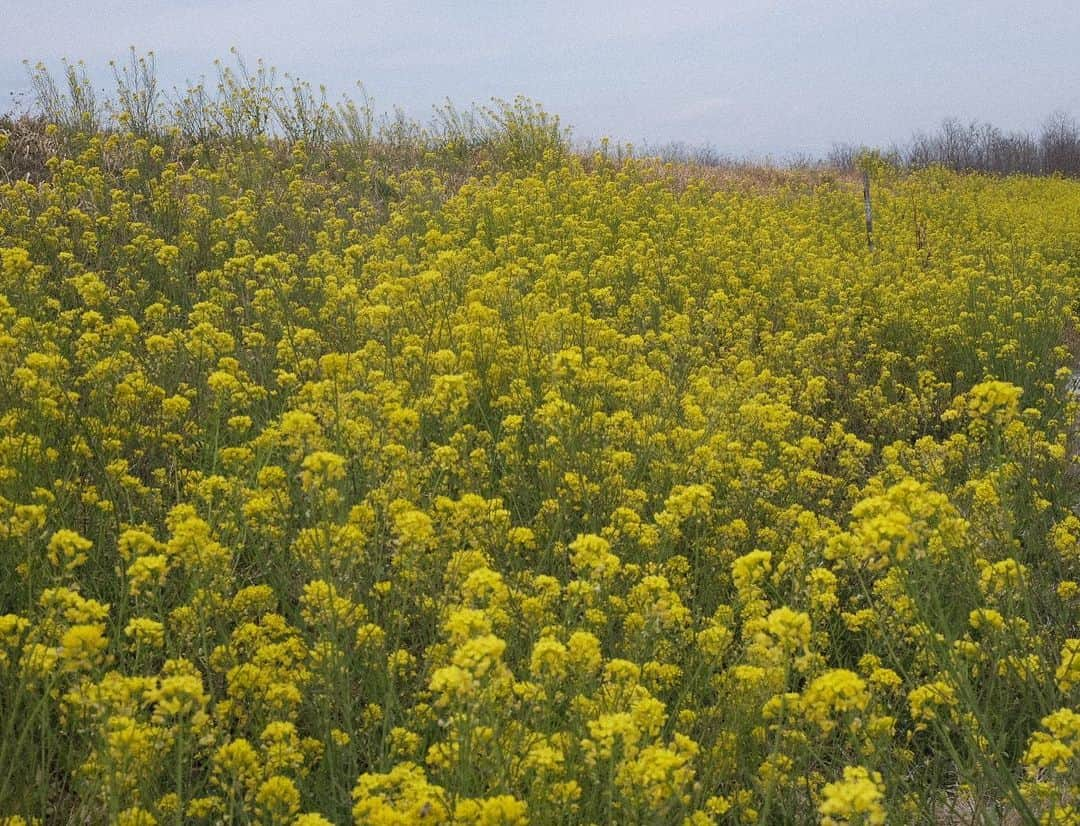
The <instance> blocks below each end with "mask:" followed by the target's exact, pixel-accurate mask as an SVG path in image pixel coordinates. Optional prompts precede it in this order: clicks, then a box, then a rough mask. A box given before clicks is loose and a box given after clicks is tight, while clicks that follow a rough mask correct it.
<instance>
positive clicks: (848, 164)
mask: <svg viewBox="0 0 1080 826" xmlns="http://www.w3.org/2000/svg"><path fill="white" fill-rule="evenodd" d="M867 149H868V147H865V146H856V145H853V144H838V145H836V146H834V147H833V149H832V151H830V152H829V154H828V155H827V157H826V159H825V160H826V162H827V164H828V165H830V166H834V167H838V168H840V169H852V168H854V167H855V164H856V162H857V159H858V158H859V157H860V156H861V155H863V154H864V153H865V152H866V151H867ZM881 155H882V157H883V158H884V159H885V160H887V161H889V162H890V163H892V164H894V165H896V166H898V167H903V168H907V169H920V168H923V167H927V166H935V165H939V166H944V167H947V168H948V169H952V170H955V171H957V172H986V173H990V174H995V175H1011V174H1023V175H1055V174H1057V175H1066V176H1071V177H1080V125H1078V124H1077V122H1076V120H1075V119H1073V118H1072V117H1071V116H1069V115H1067V114H1065V113H1063V112H1056V113H1054V114H1053V115H1051V116H1050V117H1048V118H1047V119H1046V120H1045V121H1044V122H1043V124H1042V126H1041V127H1040V128H1039V129H1038V131H1036V132H1005V131H1003V130H1001V129H998V128H997V127H996V126H993V125H992V124H989V123H980V122H978V121H971V122H970V123H963V122H961V121H959V120H957V119H955V118H950V119H947V120H945V121H943V122H942V124H941V126H940V127H939V128H938V129H937V131H934V132H929V133H926V132H920V133H916V134H915V135H914V136H913V137H912V139H911V140H910V141H909V142H908V143H907V144H906V145H903V146H893V147H890V148H889V149H888V150H886V151H884V152H882V153H881Z"/></svg>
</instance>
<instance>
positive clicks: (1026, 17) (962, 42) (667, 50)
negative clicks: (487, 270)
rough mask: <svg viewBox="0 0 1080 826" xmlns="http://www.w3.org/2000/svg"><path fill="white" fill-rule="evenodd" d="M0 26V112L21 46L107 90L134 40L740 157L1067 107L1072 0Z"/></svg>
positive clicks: (269, 1)
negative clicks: (493, 105)
mask: <svg viewBox="0 0 1080 826" xmlns="http://www.w3.org/2000/svg"><path fill="white" fill-rule="evenodd" d="M0 21H2V22H0V94H2V95H3V97H2V98H0V108H5V109H6V108H9V106H8V105H7V104H8V103H9V101H10V98H9V94H10V93H11V92H17V91H19V90H25V89H26V87H27V81H26V74H25V70H24V68H23V66H22V62H21V61H22V60H23V59H24V58H25V59H29V60H31V61H38V60H43V61H45V62H46V63H49V64H50V65H55V66H59V60H60V58H62V57H68V58H72V59H79V58H81V59H83V60H85V61H86V63H87V65H88V68H89V69H90V70H91V73H92V75H93V76H94V77H95V78H96V79H100V81H101V82H102V84H104V83H105V81H106V80H107V79H108V78H109V74H108V61H109V59H111V58H121V57H123V56H124V55H125V54H126V52H127V49H128V47H129V46H132V45H134V46H135V47H136V48H137V49H139V50H141V51H142V50H148V49H153V50H154V51H155V52H156V54H157V58H158V73H159V75H160V76H161V78H162V80H163V82H164V83H165V85H166V86H169V87H171V86H172V85H174V84H178V83H182V82H183V81H184V80H185V78H187V79H191V80H197V79H198V78H199V76H200V75H207V76H208V77H212V76H213V66H212V61H213V59H214V58H228V57H229V54H228V50H229V48H230V47H231V46H236V47H238V48H239V49H240V50H241V52H242V53H243V54H244V56H245V57H246V58H247V59H248V61H249V62H254V60H255V58H258V57H262V58H264V59H265V60H266V61H267V62H269V63H272V64H274V65H275V66H277V67H278V69H279V70H280V71H289V72H290V73H293V74H296V75H299V76H301V77H303V78H304V79H307V80H310V81H312V82H314V83H325V84H326V85H327V86H328V88H329V89H330V90H331V91H333V92H341V91H345V90H348V89H350V88H352V87H353V84H354V83H355V81H357V80H361V81H363V82H364V85H365V87H366V88H367V90H368V92H369V94H370V95H371V96H372V98H373V99H374V102H375V104H376V108H378V109H389V108H391V107H392V106H394V105H395V104H396V105H400V106H401V107H402V108H404V109H405V110H406V111H407V112H408V113H409V114H411V115H414V116H417V117H420V118H423V119H426V118H427V117H428V116H429V115H430V112H431V106H432V104H435V103H439V102H441V101H442V100H443V99H445V98H447V97H449V98H450V99H452V100H453V101H454V102H455V103H459V104H468V103H470V102H472V101H480V102H484V101H486V100H488V99H489V98H490V97H492V96H498V97H504V98H511V97H513V96H514V95H515V94H518V93H523V94H526V95H528V96H529V97H531V98H534V99H536V100H538V101H540V102H542V103H543V104H544V105H545V107H546V108H547V109H549V110H550V111H553V112H556V113H558V114H560V115H561V116H562V118H563V120H564V121H565V122H567V123H569V124H570V125H572V126H573V127H574V135H575V136H576V137H577V138H580V139H589V138H599V137H601V136H604V135H607V136H611V137H612V138H614V139H617V140H623V141H632V142H634V143H635V144H640V143H642V142H649V143H651V144H654V145H655V144H659V143H663V142H667V141H685V142H688V143H692V144H706V143H707V144H711V145H713V146H715V147H716V148H717V149H719V150H721V151H723V152H726V153H731V154H736V155H743V154H752V155H758V156H760V155H765V154H772V155H774V156H778V157H782V156H786V155H789V154H792V153H800V152H811V153H817V152H822V151H824V150H827V149H828V148H829V146H830V145H831V144H832V143H834V142H849V141H850V142H866V143H876V144H883V143H888V142H890V141H892V140H896V139H905V138H907V137H908V136H909V135H910V134H911V133H912V131H914V130H918V129H927V128H932V127H934V126H935V125H937V124H938V123H939V122H940V121H941V120H942V119H943V118H945V117H947V116H950V115H951V116H957V117H960V118H962V119H965V120H967V119H973V118H977V119H980V120H987V121H990V122H992V123H995V124H997V125H998V126H1001V127H1004V128H1009V129H1014V128H1016V129H1019V128H1024V129H1027V128H1033V127H1035V126H1037V125H1038V124H1039V123H1040V122H1041V121H1042V120H1043V119H1044V118H1045V116H1046V115H1048V114H1049V113H1051V112H1053V111H1055V110H1064V111H1068V112H1072V113H1073V114H1075V115H1080V5H1078V3H1077V0H1069V1H1065V0H1062V1H1061V2H1059V1H1058V0H1030V2H1018V0H978V1H977V2H976V0H893V1H891V2H890V1H889V0H858V1H857V2H856V1H855V0H851V1H850V2H849V1H848V0H844V1H842V2H826V0H790V1H784V0H754V2H744V3H734V2H723V1H722V0H721V1H719V2H718V1H717V0H714V2H700V3H682V4H680V3H642V2H637V1H636V0H621V2H603V3H589V2H561V0H560V1H555V2H531V3H525V2H515V0H490V2H489V1H488V0H457V2H446V3H418V2H362V1H361V0H352V1H351V2H350V1H349V0H311V2H303V0H73V1H72V2H63V0H35V1H34V2H30V3H27V2H26V1H25V0H0Z"/></svg>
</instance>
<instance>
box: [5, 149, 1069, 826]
mask: <svg viewBox="0 0 1080 826" xmlns="http://www.w3.org/2000/svg"><path fill="white" fill-rule="evenodd" d="M50 134H53V135H55V134H56V131H55V130H52V131H51V132H50ZM3 140H4V138H3V137H0V142H3ZM166 143H167V142H166ZM56 146H57V147H58V148H57V150H56V153H55V155H54V156H53V157H51V158H50V159H49V160H48V161H47V164H46V168H45V170H44V171H43V174H42V175H41V177H40V180H27V179H19V180H12V181H9V182H8V183H4V184H0V424H2V427H0V574H2V575H0V823H3V824H5V825H6V826H14V825H15V824H31V823H41V824H48V823H72V824H74V823H79V824H92V823H117V824H123V826H150V824H174V823H175V824H180V823H183V824H189V823H190V824H217V823H235V824H296V826H318V825H319V824H326V823H336V824H344V823H356V824H373V825H375V824H378V826H387V825H389V824H427V823H431V824H436V823H439V824H442V823H453V824H462V826H481V824H482V825H483V826H495V824H507V825H509V824H525V823H535V824H578V823H593V824H687V825H688V826H706V824H713V823H716V824H728V823H759V824H774V823H783V824H787V823H791V824H801V823H807V824H809V823H824V824H834V825H835V824H857V823H858V824H884V823H934V824H937V823H987V824H992V823H1002V824H1016V823H1038V822H1041V823H1047V824H1076V823H1080V708H1078V702H1080V627H1078V625H1077V621H1078V618H1080V518H1078V517H1077V515H1076V512H1075V507H1076V505H1077V504H1078V503H1080V495H1078V492H1077V488H1078V485H1077V483H1076V481H1077V480H1076V478H1075V473H1074V471H1073V470H1072V468H1071V461H1072V460H1071V457H1072V455H1073V453H1074V452H1075V451H1074V449H1073V446H1072V440H1073V438H1074V437H1073V432H1072V430H1073V422H1074V420H1075V416H1076V404H1075V403H1074V402H1073V401H1072V400H1071V399H1072V397H1071V394H1070V391H1069V387H1068V384H1069V377H1070V373H1071V369H1072V366H1073V363H1074V359H1075V354H1074V353H1072V352H1070V348H1069V343H1070V342H1071V341H1073V340H1074V339H1075V338H1076V337H1077V336H1076V333H1075V332H1074V324H1075V322H1076V318H1075V312H1076V308H1077V306H1078V303H1077V302H1078V299H1080V279H1078V276H1080V184H1078V183H1076V182H1070V181H1066V180H1061V179H1042V180H1036V179H1028V178H1008V179H991V178H985V177H979V176H963V177H962V176H955V175H953V174H950V173H945V172H943V171H940V170H928V171H924V172H919V173H915V174H910V175H904V176H899V175H896V174H894V173H890V172H889V170H887V169H879V170H877V171H876V173H875V177H874V199H875V200H874V208H875V245H874V248H873V249H872V250H871V249H868V247H867V243H866V238H865V231H864V228H863V224H862V200H861V191H856V189H855V188H853V187H851V186H850V184H848V183H845V182H844V181H843V180H836V181H832V182H830V180H829V179H828V177H827V176H825V177H824V178H823V179H821V180H815V181H813V182H809V181H807V180H802V179H799V178H798V177H797V176H793V177H792V178H791V179H790V180H789V181H787V182H786V183H784V182H779V183H777V184H776V185H774V186H769V187H764V188H763V187H754V186H745V187H739V186H715V185H710V184H709V182H708V181H707V180H705V179H701V180H695V179H694V178H693V176H690V178H689V179H688V178H687V177H686V176H685V175H682V176H676V175H675V174H674V173H673V172H672V170H671V169H665V168H663V167H660V166H658V165H656V164H654V163H647V162H643V161H632V160H631V161H626V162H621V161H620V162H618V163H616V162H613V161H609V160H606V159H605V158H604V157H603V156H602V155H599V154H598V155H597V156H594V157H579V156H576V155H573V154H571V153H551V152H549V153H548V154H546V155H545V156H544V158H543V159H541V160H540V161H539V162H538V163H536V164H535V165H533V166H531V167H529V168H525V169H522V168H515V169H507V170H504V171H501V172H500V171H498V170H497V169H490V170H489V171H488V174H485V175H483V176H480V177H473V178H471V179H469V180H467V181H465V182H464V183H461V184H460V185H454V186H449V185H448V183H447V181H446V180H445V179H444V176H442V175H441V174H440V173H439V170H438V168H437V165H436V164H433V163H428V162H426V161H425V160H424V158H419V159H418V160H417V162H416V163H415V164H414V165H413V166H412V167H411V168H409V169H403V170H401V171H398V172H394V173H393V174H383V173H382V172H380V171H378V170H376V169H374V168H373V167H372V165H371V164H370V163H364V162H360V161H356V160H355V159H350V158H349V157H347V155H346V153H344V152H339V151H337V150H336V149H334V148H333V147H331V148H330V149H329V150H327V151H320V152H313V151H309V150H308V149H306V148H305V145H304V143H303V142H294V143H287V142H284V141H280V140H278V141H271V140H267V139H258V140H250V141H241V140H236V141H224V142H218V143H207V144H195V145H183V146H179V145H175V146H174V145H160V144H158V143H155V142H154V141H152V140H147V139H143V138H136V137H134V136H133V135H126V136H125V135H123V134H120V133H119V132H112V133H98V134H95V135H92V136H89V137H88V136H78V135H76V136H69V137H68V138H66V139H64V140H60V138H59V137H57V142H56ZM0 148H2V147H0Z"/></svg>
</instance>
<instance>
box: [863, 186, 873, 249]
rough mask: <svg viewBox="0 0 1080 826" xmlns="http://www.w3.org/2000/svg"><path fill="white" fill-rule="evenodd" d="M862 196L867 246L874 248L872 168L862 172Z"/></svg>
mask: <svg viewBox="0 0 1080 826" xmlns="http://www.w3.org/2000/svg"><path fill="white" fill-rule="evenodd" d="M862 198H863V207H864V208H865V209H866V246H867V247H869V248H870V249H871V250H873V249H874V211H873V209H872V207H871V206H870V170H869V169H864V170H863V174H862Z"/></svg>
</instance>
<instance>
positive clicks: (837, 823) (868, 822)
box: [818, 766, 886, 826]
mask: <svg viewBox="0 0 1080 826" xmlns="http://www.w3.org/2000/svg"><path fill="white" fill-rule="evenodd" d="M821 797H822V800H821V803H820V804H819V805H818V812H819V813H820V814H821V822H822V824H823V826H846V824H852V826H854V824H864V826H883V824H884V823H885V819H886V813H885V807H884V804H883V800H884V797H885V787H884V784H883V783H882V779H881V774H880V773H879V772H872V771H869V770H868V769H865V768H863V767H862V766H846V767H845V768H844V778H843V780H838V781H836V782H834V783H826V784H825V786H824V788H823V789H822V790H821Z"/></svg>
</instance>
